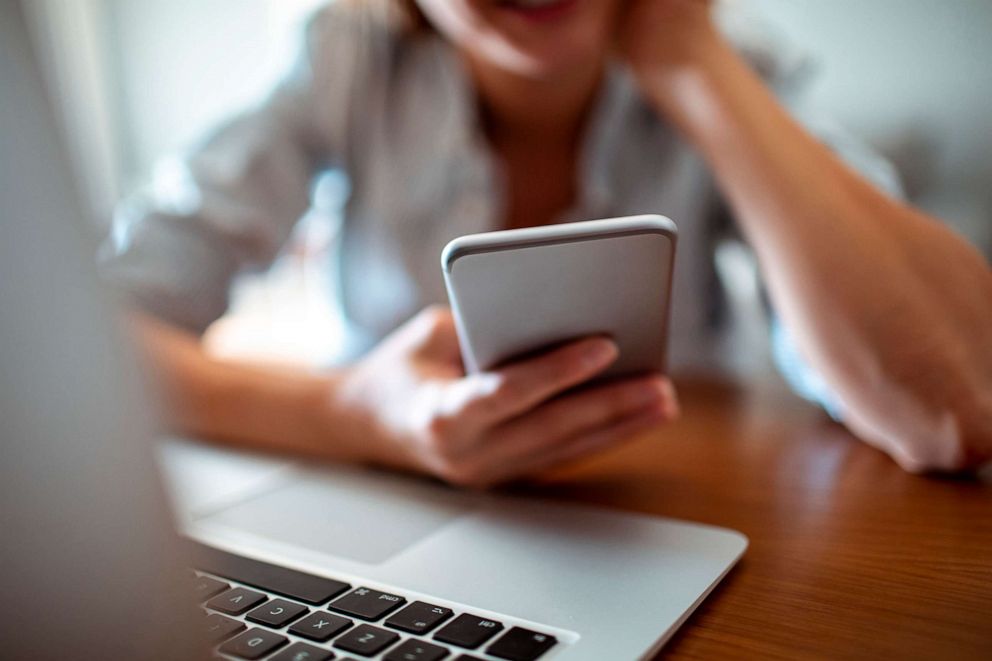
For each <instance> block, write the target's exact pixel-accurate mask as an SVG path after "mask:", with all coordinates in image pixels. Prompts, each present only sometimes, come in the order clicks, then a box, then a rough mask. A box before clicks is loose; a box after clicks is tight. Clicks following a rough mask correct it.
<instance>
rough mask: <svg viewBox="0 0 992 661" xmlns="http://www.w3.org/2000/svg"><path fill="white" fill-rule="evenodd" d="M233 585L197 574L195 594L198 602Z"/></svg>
mask: <svg viewBox="0 0 992 661" xmlns="http://www.w3.org/2000/svg"><path fill="white" fill-rule="evenodd" d="M230 587H231V586H230V585H228V584H227V583H225V582H224V581H218V580H217V579H216V578H210V577H209V576H196V577H195V578H194V579H193V596H194V597H195V598H196V600H197V601H198V602H201V603H202V602H204V601H206V600H207V599H209V598H210V597H215V596H217V595H218V594H220V593H221V592H223V591H224V590H227V589H228V588H230Z"/></svg>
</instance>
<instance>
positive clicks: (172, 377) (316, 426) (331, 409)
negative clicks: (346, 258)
mask: <svg viewBox="0 0 992 661" xmlns="http://www.w3.org/2000/svg"><path fill="white" fill-rule="evenodd" d="M136 325H137V332H138V334H139V337H140V338H141V340H142V342H141V344H142V347H143V348H144V349H145V351H146V353H147V361H146V362H148V363H149V365H150V367H151V368H152V372H153V373H154V375H155V376H156V377H157V381H158V382H159V383H160V384H161V385H160V387H161V388H162V390H163V391H164V395H165V397H164V399H165V403H166V414H167V416H168V418H169V419H170V421H171V423H172V426H173V428H175V429H176V430H178V431H180V432H183V433H186V434H190V435H193V436H196V437H200V438H205V439H211V440H218V441H222V442H228V443H233V444H237V445H241V446H249V447H254V448H257V449H263V450H271V451H277V452H291V453H294V454H305V455H310V456H315V457H318V458H322V459H330V460H345V461H362V462H369V463H374V464H379V465H385V466H392V467H395V468H399V469H403V470H412V471H419V472H425V473H429V474H432V475H436V476H438V477H440V478H442V479H444V480H447V481H449V482H452V483H454V484H459V485H463V486H470V487H487V486H491V485H494V484H498V483H500V482H505V481H507V480H512V479H516V478H519V477H523V476H526V475H529V474H532V473H535V472H538V471H540V470H542V469H545V468H547V467H550V466H553V465H556V464H559V463H561V462H564V461H568V460H570V459H574V458H577V457H581V456H584V455H586V454H590V453H592V452H596V451H599V450H603V449H605V448H607V447H611V446H614V445H617V444H619V443H622V442H624V441H626V440H628V439H630V438H631V437H632V436H634V435H636V434H637V432H640V431H643V430H645V429H647V428H648V427H651V426H654V425H657V424H659V423H662V422H664V421H666V420H671V419H673V418H674V417H676V416H677V415H678V404H677V401H676V399H675V392H674V389H673V388H672V385H671V383H670V382H669V381H668V380H667V379H665V378H663V377H661V376H660V375H649V376H642V377H637V378H631V379H626V380H621V381H613V382H610V383H608V384H604V385H601V386H596V387H590V388H586V389H583V390H581V391H579V392H572V393H566V392H565V391H568V390H570V389H571V388H573V387H574V386H576V385H578V384H581V383H583V382H585V381H586V380H588V379H589V378H591V377H592V376H595V375H596V374H598V373H599V372H601V371H603V370H604V369H606V368H607V367H608V366H609V365H610V364H611V363H612V362H613V361H614V360H615V359H616V357H617V349H616V346H615V345H614V344H613V343H612V342H610V341H609V340H606V339H604V338H591V339H587V340H579V341H576V342H574V343H571V344H569V345H566V346H564V347H561V348H558V349H555V350H553V351H550V352H548V353H545V354H542V355H540V356H536V357H533V358H529V359H527V360H525V361H521V362H518V363H515V364H513V365H509V366H506V367H503V368H500V369H498V370H494V371H492V372H487V373H483V374H474V375H469V376H466V375H465V374H464V373H463V371H462V366H461V356H460V353H459V349H458V338H457V336H456V334H455V326H454V321H453V319H452V317H451V314H450V312H448V311H447V310H446V309H443V308H437V309H429V310H426V311H425V312H423V313H421V314H420V315H418V316H417V317H415V318H414V319H413V320H411V321H410V322H409V323H407V324H406V325H404V326H403V327H401V328H400V329H399V330H397V331H396V332H395V333H394V334H393V335H391V336H390V337H388V338H386V340H385V341H383V342H382V344H380V345H379V346H378V347H377V348H376V349H375V350H373V351H372V352H371V354H369V355H368V356H366V357H365V358H363V359H362V360H361V361H359V362H358V363H356V364H355V365H352V366H349V367H345V368H342V369H339V370H336V371H332V372H329V373H322V374H318V373H311V372H307V371H305V370H301V369H288V368H287V369H280V368H277V367H267V366H261V365H251V364H248V363H245V362H232V361H224V360H217V359H214V358H212V357H210V356H209V355H208V354H206V353H205V352H204V351H203V349H202V347H201V344H200V342H199V340H198V339H197V338H196V337H195V336H193V335H191V334H187V333H185V332H184V331H180V330H177V329H175V328H173V327H170V326H167V325H164V324H162V323H161V322H158V321H153V320H151V319H147V318H138V319H137V320H136ZM563 393H564V394H563Z"/></svg>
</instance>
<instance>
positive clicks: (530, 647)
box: [486, 627, 558, 661]
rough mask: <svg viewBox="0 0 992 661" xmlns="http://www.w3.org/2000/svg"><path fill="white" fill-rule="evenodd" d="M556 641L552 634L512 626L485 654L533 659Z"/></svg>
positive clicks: (514, 660)
mask: <svg viewBox="0 0 992 661" xmlns="http://www.w3.org/2000/svg"><path fill="white" fill-rule="evenodd" d="M557 642H558V639H556V638H555V637H554V636H549V635H548V634H546V633H538V632H537V631H531V630H530V629H524V628H523V627H513V628H512V629H510V630H509V631H507V632H506V633H505V634H503V636H502V637H500V638H499V640H497V641H496V642H495V643H493V644H492V645H490V646H489V649H487V650H486V654H490V655H492V656H498V657H499V658H501V659H508V660H509V661H534V660H535V659H537V658H539V657H540V656H541V655H542V654H544V653H545V652H547V651H548V650H549V649H551V648H552V647H554V646H555V644H556V643H557Z"/></svg>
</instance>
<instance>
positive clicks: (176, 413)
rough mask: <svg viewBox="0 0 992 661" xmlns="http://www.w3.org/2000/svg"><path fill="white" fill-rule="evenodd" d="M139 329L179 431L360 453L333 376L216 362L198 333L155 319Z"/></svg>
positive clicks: (251, 443) (255, 444) (269, 446)
mask: <svg viewBox="0 0 992 661" xmlns="http://www.w3.org/2000/svg"><path fill="white" fill-rule="evenodd" d="M134 327H135V330H136V334H137V336H138V341H139V345H140V348H141V349H143V351H144V353H145V354H146V362H147V363H148V365H149V367H150V368H151V371H152V372H153V376H154V378H155V380H156V382H157V385H158V386H159V388H160V391H161V394H162V399H163V401H164V405H165V411H164V414H165V416H166V418H167V422H168V424H169V426H170V427H171V428H172V429H174V430H175V431H177V432H179V433H182V434H188V435H190V436H193V437H197V438H204V439H209V440H212V441H218V442H224V443H231V444H236V445H239V446H247V447H252V448H256V449H260V450H267V451H269V450H271V451H276V452H289V453H295V454H309V455H318V456H321V457H325V458H329V459H344V460H350V459H356V458H357V454H356V452H355V449H354V445H355V444H354V442H353V439H354V434H352V433H351V430H350V426H349V422H348V417H347V416H346V414H345V412H344V411H343V410H342V411H340V416H339V423H340V424H337V425H328V424H326V422H327V419H328V418H329V417H333V416H334V414H335V411H334V396H333V392H334V385H335V380H336V375H335V374H333V373H332V374H325V373H320V374H318V373H313V372H310V371H307V370H304V369H293V368H283V367H278V366H268V365H255V364H251V363H247V362H238V361H230V360H219V359H215V358H213V357H211V356H210V355H208V354H207V353H206V352H205V351H204V349H203V348H202V346H201V343H200V341H199V339H198V338H196V337H194V336H193V335H190V334H189V333H186V332H185V331H182V330H180V329H177V328H175V327H172V326H170V325H168V324H165V323H163V322H160V321H157V320H155V319H152V318H150V317H146V316H142V315H138V316H136V317H135V319H134Z"/></svg>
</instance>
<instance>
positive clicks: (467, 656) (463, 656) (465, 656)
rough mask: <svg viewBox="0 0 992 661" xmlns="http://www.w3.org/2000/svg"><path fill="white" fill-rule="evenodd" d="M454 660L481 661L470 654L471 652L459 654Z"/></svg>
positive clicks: (481, 660)
mask: <svg viewBox="0 0 992 661" xmlns="http://www.w3.org/2000/svg"><path fill="white" fill-rule="evenodd" d="M455 661H483V659H480V658H479V657H477V656H472V655H471V654H459V655H458V656H457V657H456V658H455Z"/></svg>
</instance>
